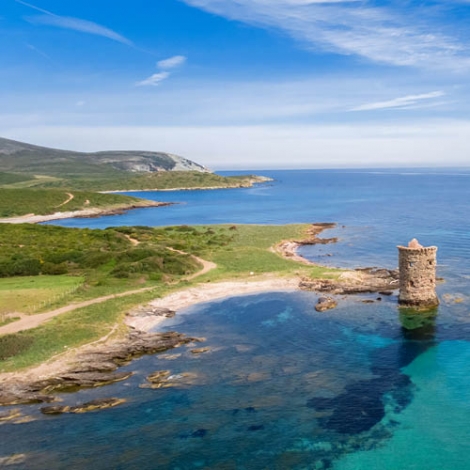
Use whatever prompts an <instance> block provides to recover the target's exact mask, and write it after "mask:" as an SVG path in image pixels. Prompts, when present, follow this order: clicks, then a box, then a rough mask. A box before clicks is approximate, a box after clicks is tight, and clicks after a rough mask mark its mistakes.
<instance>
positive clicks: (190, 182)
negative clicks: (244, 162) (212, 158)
mask: <svg viewBox="0 0 470 470" xmlns="http://www.w3.org/2000/svg"><path fill="white" fill-rule="evenodd" d="M251 178H252V177H251V176H230V177H226V176H220V175H216V174H214V173H201V172H197V171H166V172H154V173H140V174H134V173H128V174H124V175H121V174H117V175H116V174H111V175H110V176H109V177H103V176H102V175H101V176H99V177H93V178H90V177H88V178H87V177H82V178H63V179H62V180H54V181H48V182H45V183H44V184H42V186H43V187H45V188H57V187H65V188H72V189H77V190H95V191H124V190H151V189H157V190H158V189H178V188H189V189H190V188H211V187H228V188H237V187H240V186H249V185H250V180H251Z"/></svg>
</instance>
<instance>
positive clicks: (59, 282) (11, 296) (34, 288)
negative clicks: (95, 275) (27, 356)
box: [0, 276, 84, 318]
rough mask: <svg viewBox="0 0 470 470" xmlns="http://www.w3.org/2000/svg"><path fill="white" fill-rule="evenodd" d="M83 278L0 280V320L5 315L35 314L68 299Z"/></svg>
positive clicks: (55, 277)
mask: <svg viewBox="0 0 470 470" xmlns="http://www.w3.org/2000/svg"><path fill="white" fill-rule="evenodd" d="M83 281H84V278H83V277H74V276H26V277H12V278H3V279H0V318H2V315H4V314H6V313H12V312H20V313H27V314H31V313H35V312H38V311H40V310H43V309H44V308H47V307H50V306H51V305H53V304H55V303H57V302H59V301H66V300H67V299H70V297H71V296H72V295H73V293H74V292H75V291H76V290H77V289H78V287H79V286H80V285H81V284H82V283H83Z"/></svg>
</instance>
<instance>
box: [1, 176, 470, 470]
mask: <svg viewBox="0 0 470 470" xmlns="http://www.w3.org/2000/svg"><path fill="white" fill-rule="evenodd" d="M234 173H237V174H240V173H241V172H234ZM256 173H257V174H261V175H264V176H268V177H270V178H272V181H270V182H267V183H263V184H258V185H255V186H254V187H252V188H240V189H224V190H205V191H200V190H194V191H165V192H142V193H132V195H134V196H138V197H145V198H148V199H153V200H157V201H165V202H173V203H175V204H173V205H170V206H165V207H159V208H148V209H137V210H132V211H129V212H127V213H125V214H121V215H114V216H105V217H100V218H95V219H69V220H61V221H55V222H51V223H53V224H58V225H63V226H68V227H91V228H105V227H109V226H123V225H148V226H164V225H182V224H188V225H191V224H226V223H229V224H287V223H299V222H302V223H317V222H334V223H336V226H335V228H334V229H331V230H327V231H325V232H324V233H323V234H322V236H325V237H338V242H337V243H336V244H329V245H319V246H310V247H303V248H302V249H301V250H300V251H301V254H302V255H303V256H305V257H306V258H308V259H310V260H312V261H315V262H317V263H320V264H323V265H328V266H335V267H344V268H354V267H368V266H375V267H384V268H396V267H397V248H396V247H397V245H404V244H407V243H408V241H409V240H411V239H412V238H417V239H418V240H419V242H420V243H421V244H422V245H425V246H431V245H435V246H437V247H438V255H437V256H438V268H437V276H438V278H439V279H440V281H439V283H438V286H437V293H438V296H439V298H440V305H439V307H438V308H437V309H436V310H433V311H429V312H425V313H420V314H417V313H416V312H413V311H409V310H403V309H399V308H398V306H397V297H396V294H394V295H391V296H384V295H382V296H380V297H379V296H378V295H377V294H368V295H357V296H350V297H342V298H340V299H339V302H338V307H337V308H336V309H333V310H330V311H327V312H323V313H318V312H316V311H315V310H314V306H315V303H316V301H317V297H318V296H317V294H315V293H312V292H294V291H276V292H269V293H263V294H255V295H247V296H235V297H230V296H228V297H227V298H225V299H221V300H217V301H214V302H208V303H204V304H198V305H195V306H192V307H190V308H188V309H185V310H184V311H181V312H178V314H177V316H176V317H175V318H174V319H173V320H172V321H171V322H169V323H168V324H167V326H165V327H164V329H165V330H168V331H170V330H175V331H178V332H181V333H185V334H187V335H191V336H197V337H204V338H205V342H204V343H202V346H203V347H208V348H209V351H207V352H205V353H201V354H194V353H192V352H191V347H182V348H179V349H175V350H172V351H168V352H166V353H162V354H157V355H153V356H146V357H143V358H140V359H138V360H135V361H133V362H132V363H131V364H129V365H127V366H125V367H124V370H130V371H133V372H134V374H133V376H132V377H131V378H130V379H128V380H126V381H124V382H119V383H116V384H114V385H110V386H107V387H102V388H99V389H89V390H82V391H79V392H77V393H72V394H62V395H61V396H60V398H61V399H62V400H63V404H70V405H77V404H79V403H83V402H86V401H89V400H92V399H94V398H99V397H111V396H112V397H119V398H126V399H127V401H126V403H124V404H122V405H120V406H118V407H116V408H113V409H107V410H102V411H96V412H90V413H85V414H64V415H57V416H44V415H42V414H41V413H40V411H39V408H40V406H41V405H28V406H20V407H18V408H19V410H20V411H21V412H22V413H24V414H25V415H27V416H29V417H31V419H33V420H32V421H30V422H26V423H23V424H9V423H4V424H2V425H1V427H0V433H1V434H0V467H1V466H2V462H3V463H4V464H5V465H6V463H10V464H11V465H9V466H8V468H12V469H17V468H18V469H20V468H21V469H41V470H42V469H77V470H78V469H93V470H101V469H103V470H104V469H116V470H117V469H119V470H121V469H122V470H125V469H142V470H146V469H149V470H151V469H172V470H189V469H204V470H207V469H211V470H212V469H217V470H218V469H221V470H224V469H227V470H228V469H230V470H231V469H247V470H257V469H260V470H261V469H263V470H264V469H273V470H274V469H276V470H277V469H312V470H323V469H333V470H363V469H364V470H366V469H367V470H374V469H377V470H400V469H414V470H468V469H470V203H469V201H470V170H463V169H439V170H436V169H390V170H383V169H361V170H289V171H287V170H286V171H281V170H277V171H273V170H269V171H268V170H266V171H257V172H256ZM223 174H231V173H230V172H224V173H223ZM379 298H380V300H379ZM194 347H201V344H199V345H198V346H194V345H193V346H192V348H194ZM158 370H168V371H169V373H170V374H171V376H172V378H173V380H172V383H174V384H175V386H174V387H170V388H160V389H149V388H142V387H141V386H142V385H143V384H145V383H146V379H145V378H146V376H147V375H149V374H150V373H152V372H155V371H158ZM13 454H20V456H19V457H18V458H17V460H16V463H14V461H13V460H7V458H9V456H11V455H13ZM2 459H3V460H2Z"/></svg>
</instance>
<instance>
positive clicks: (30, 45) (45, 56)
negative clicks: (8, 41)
mask: <svg viewBox="0 0 470 470" xmlns="http://www.w3.org/2000/svg"><path fill="white" fill-rule="evenodd" d="M26 47H27V48H28V49H30V50H32V51H34V52H36V53H37V54H39V55H40V56H42V57H44V58H45V59H47V60H49V61H51V62H52V58H51V57H50V56H49V55H48V54H46V53H45V52H44V51H41V49H38V48H37V47H36V46H33V45H32V44H26Z"/></svg>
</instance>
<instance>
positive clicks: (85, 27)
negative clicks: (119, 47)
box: [15, 0, 133, 46]
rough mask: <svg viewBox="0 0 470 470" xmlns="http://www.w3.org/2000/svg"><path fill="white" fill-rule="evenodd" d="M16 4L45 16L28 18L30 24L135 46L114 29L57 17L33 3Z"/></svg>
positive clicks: (65, 17)
mask: <svg viewBox="0 0 470 470" xmlns="http://www.w3.org/2000/svg"><path fill="white" fill-rule="evenodd" d="M15 2H17V3H20V4H21V5H24V6H26V7H28V8H31V9H33V10H36V11H39V12H41V13H43V15H39V16H30V17H28V18H27V21H29V22H30V23H33V24H41V25H47V26H56V27H58V28H64V29H70V30H73V31H80V32H82V33H87V34H94V35H96V36H102V37H105V38H108V39H111V40H113V41H117V42H120V43H122V44H126V45H128V46H132V45H133V43H132V41H130V40H129V39H127V38H126V37H124V36H122V35H121V34H119V33H116V32H115V31H113V30H112V29H109V28H106V27H105V26H102V25H100V24H97V23H94V22H92V21H88V20H83V19H81V18H73V17H69V16H60V15H56V14H55V13H52V12H50V11H48V10H44V9H43V8H40V7H38V6H36V5H33V4H31V3H27V2H24V1H22V0H15Z"/></svg>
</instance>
